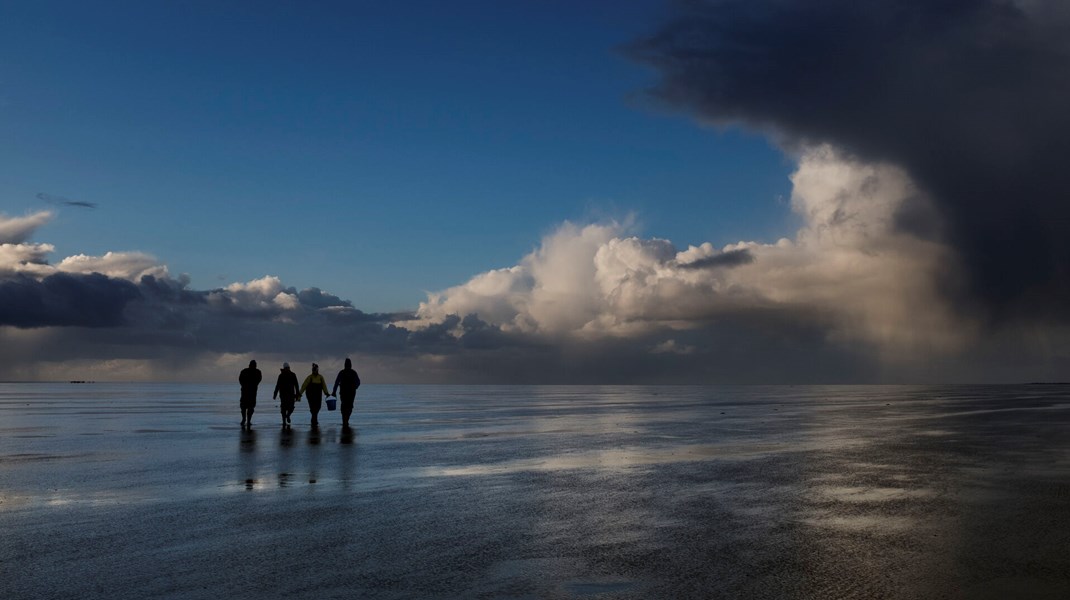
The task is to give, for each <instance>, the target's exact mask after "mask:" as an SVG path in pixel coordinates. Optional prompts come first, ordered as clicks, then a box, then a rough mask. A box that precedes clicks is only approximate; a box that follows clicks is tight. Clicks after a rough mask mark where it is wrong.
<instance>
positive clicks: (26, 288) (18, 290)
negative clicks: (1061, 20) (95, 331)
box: [0, 273, 140, 328]
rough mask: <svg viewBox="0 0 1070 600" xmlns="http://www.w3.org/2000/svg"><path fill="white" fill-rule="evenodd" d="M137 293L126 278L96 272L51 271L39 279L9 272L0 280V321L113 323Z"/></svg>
mask: <svg viewBox="0 0 1070 600" xmlns="http://www.w3.org/2000/svg"><path fill="white" fill-rule="evenodd" d="M139 296H140V294H139V292H138V289H137V287H136V286H135V285H134V284H132V283H130V282H129V281H125V280H122V279H112V278H109V277H106V276H104V275H100V274H99V273H93V274H90V275H75V274H67V273H55V274H53V275H49V276H48V277H45V278H44V279H42V280H40V281H39V280H37V279H34V278H32V277H29V276H26V275H13V276H10V277H7V278H5V279H4V280H2V281H0V325H10V326H14V327H19V328H34V327H50V326H77V327H114V326H117V325H121V324H122V323H123V322H124V319H123V310H124V309H125V307H126V306H127V304H129V303H130V302H131V301H133V300H135V299H136V298H138V297H139Z"/></svg>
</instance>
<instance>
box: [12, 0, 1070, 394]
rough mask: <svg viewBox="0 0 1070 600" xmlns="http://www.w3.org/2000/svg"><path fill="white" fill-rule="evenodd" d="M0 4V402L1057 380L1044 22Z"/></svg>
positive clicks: (863, 6)
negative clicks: (349, 371)
mask: <svg viewBox="0 0 1070 600" xmlns="http://www.w3.org/2000/svg"><path fill="white" fill-rule="evenodd" d="M2 11H3V18H0V56H2V57H3V58H4V60H2V61H0V339H2V340H3V344H2V350H0V361H2V364H0V379H17V380H36V379H100V380H124V379H136V380H198V381H201V380H204V381H217V380H219V381H227V380H230V379H231V378H232V375H233V376H236V375H235V374H236V372H237V369H240V368H241V367H242V366H244V364H245V363H247V362H248V360H249V359H251V358H256V359H257V360H259V361H260V362H261V365H262V366H265V365H271V366H270V369H274V368H275V365H274V363H276V362H278V363H281V362H282V361H283V360H288V361H289V362H291V363H298V364H301V363H304V362H310V361H312V360H317V361H320V362H321V364H326V365H331V364H334V363H335V362H337V363H340V362H341V359H342V358H344V357H346V356H352V357H353V358H354V362H355V363H356V366H357V368H358V370H360V371H361V373H362V377H363V378H365V379H366V380H371V381H382V382H421V383H423V382H426V383H453V382H474V383H751V382H763V383H768V382H777V383H814V382H820V383H841V382H842V383H858V382H875V383H888V382H903V383H913V382H1016V381H1033V380H1066V379H1068V378H1070V376H1067V375H1066V372H1067V367H1068V366H1070V362H1068V359H1070V344H1068V342H1070V338H1068V337H1067V328H1066V324H1067V316H1068V311H1067V308H1066V307H1068V306H1070V303H1068V300H1070V279H1068V278H1070V203H1068V202H1067V194H1068V192H1067V190H1068V189H1070V186H1068V184H1070V181H1067V179H1070V176H1068V175H1067V174H1066V173H1070V170H1067V169H1065V168H1064V167H1063V165H1062V160H1063V158H1064V157H1065V156H1070V153H1068V152H1067V150H1070V148H1067V146H1068V145H1070V142H1068V141H1067V140H1070V136H1068V135H1067V134H1070V131H1068V130H1070V116H1068V113H1067V112H1066V111H1065V109H1064V107H1065V105H1066V104H1067V101H1068V100H1070V68H1068V67H1070V42H1068V41H1067V40H1070V36H1067V34H1068V33H1070V31H1068V29H1070V10H1068V9H1066V8H1064V7H1063V6H1062V5H1061V3H1059V2H1055V1H1046V0H947V1H942V2H926V1H921V0H908V1H903V0H899V1H892V0H862V1H847V0H831V1H829V2H822V3H813V2H805V1H802V0H748V1H742V0H707V1H691V2H671V1H668V0H665V1H663V0H642V1H637V2H628V3H616V2H602V1H591V2H563V1H562V2H557V1H541V2H534V1H532V2H523V1H518V2H508V3H502V2H488V1H479V2H477V1H472V2H451V3H443V2H395V3H378V2H345V3H341V2H340V3H329V2H325V3H314V5H310V4H309V3H298V2H264V3H257V4H256V5H255V6H253V5H249V4H248V3H238V2H234V3H230V2H210V3H209V2H204V3H200V2H190V3H181V4H179V3H175V4H165V3H144V2H99V3H82V2H47V1H45V2H33V3H29V2H26V3H9V4H7V5H5V7H4V8H3V9H2ZM298 370H299V371H300V369H298ZM328 370H330V368H329V367H328ZM269 372H270V370H269ZM369 377H370V379H369Z"/></svg>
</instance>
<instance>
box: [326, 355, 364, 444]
mask: <svg viewBox="0 0 1070 600" xmlns="http://www.w3.org/2000/svg"><path fill="white" fill-rule="evenodd" d="M339 387H341V388H342V395H341V396H339V398H340V399H341V400H342V427H345V428H348V427H349V415H351V414H353V401H354V400H355V399H356V397H357V388H359V387H360V376H358V375H357V372H356V371H354V370H353V361H351V360H349V359H348V358H347V359H346V366H345V368H344V369H342V370H341V371H338V376H337V377H335V378H334V391H332V392H331V394H332V395H338V388H339Z"/></svg>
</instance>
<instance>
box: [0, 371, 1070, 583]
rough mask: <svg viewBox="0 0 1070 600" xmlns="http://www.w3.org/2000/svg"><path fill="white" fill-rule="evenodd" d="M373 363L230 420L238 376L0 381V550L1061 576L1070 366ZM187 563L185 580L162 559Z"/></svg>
mask: <svg viewBox="0 0 1070 600" xmlns="http://www.w3.org/2000/svg"><path fill="white" fill-rule="evenodd" d="M367 387H368V389H367V391H366V390H365V388H361V392H362V395H361V396H360V397H358V402H357V411H356V413H355V416H354V419H355V422H356V424H357V428H356V430H344V429H342V427H341V426H340V423H338V422H335V421H331V420H330V419H332V418H334V419H337V414H336V413H322V414H321V417H322V418H321V423H320V426H319V427H318V428H315V429H313V428H311V427H310V426H309V425H308V423H307V418H308V416H307V415H295V419H294V421H295V422H294V423H293V424H292V427H290V428H287V427H279V426H278V425H272V426H269V425H267V424H266V423H261V424H258V425H257V426H255V427H254V428H253V429H251V430H246V431H240V430H239V428H238V427H237V425H232V424H231V422H232V421H233V419H234V413H235V412H236V409H235V407H234V406H233V401H232V400H233V399H232V396H233V394H232V393H231V392H232V391H233V390H231V389H230V388H229V387H214V386H169V387H168V386H157V387H154V388H152V389H151V390H144V389H137V388H136V386H134V388H133V389H132V388H131V387H130V386H127V387H123V386H101V387H99V388H98V387H85V386H82V387H80V388H79V393H83V394H85V396H84V397H72V396H71V395H70V394H69V393H68V389H67V388H65V387H63V386H54V387H52V388H49V387H48V386H43V387H36V388H32V390H31V391H32V393H33V395H34V410H33V411H28V412H26V411H19V410H18V408H19V407H21V406H23V405H24V403H23V402H19V401H17V399H18V398H19V395H20V394H26V393H27V392H26V389H27V388H24V387H23V388H20V387H18V386H10V385H8V386H0V474H2V475H3V479H0V518H2V519H3V521H4V523H3V524H4V527H5V537H6V538H9V539H5V544H4V547H3V548H2V549H0V564H14V561H24V560H30V561H32V562H33V563H34V564H35V565H36V566H35V567H34V569H33V570H32V571H31V570H20V569H12V570H10V571H9V572H8V573H7V574H6V575H5V578H7V579H9V580H11V584H12V586H13V588H12V589H16V590H19V591H20V593H21V594H22V595H23V596H25V597H34V596H40V597H53V596H69V597H78V596H87V595H88V596H92V595H93V590H94V589H102V588H100V587H91V586H104V587H111V588H113V589H124V590H129V591H130V593H132V594H134V595H137V596H147V595H165V596H166V595H176V596H177V595H182V596H186V595H189V596H198V594H199V593H200V592H198V591H197V590H203V589H208V590H213V589H214V590H219V589H228V590H230V591H229V594H230V595H236V596H238V597H245V596H247V597H259V596H261V595H264V594H267V595H273V596H274V595H287V594H290V595H302V594H305V595H307V594H309V593H314V594H318V595H322V596H335V595H359V596H363V597H372V598H374V597H384V598H386V597H391V598H393V597H428V596H434V597H477V596H481V595H482V596H491V597H492V596H510V597H525V596H526V597H607V598H608V597H612V598H649V597H733V598H748V597H769V598H772V597H775V598H828V597H866V598H871V597H872V598H921V597H950V598H973V597H1011V596H1023V595H1028V596H1031V597H1066V596H1070V576H1068V575H1067V574H1068V573H1070V558H1068V557H1067V556H1066V552H1065V550H1066V548H1068V547H1070V528H1067V527H1065V523H1066V522H1067V520H1068V518H1070V477H1068V476H1067V475H1068V474H1070V434H1068V432H1070V428H1068V427H1067V426H1068V425H1070V402H1068V397H1070V394H1068V392H1070V390H1068V389H1067V388H1064V387H1061V386H1021V387H815V386H803V387H794V388H789V387H708V388H677V387H665V388H645V387H543V388H525V387H503V388H495V387H382V386H380V387H375V386H367ZM147 396H151V397H157V398H160V400H161V404H160V406H161V410H160V411H156V412H153V411H145V410H143V409H144V402H143V400H142V399H143V398H144V397H147ZM50 398H51V400H50ZM5 400H9V401H8V402H6V403H5V402H4V401H5ZM49 402H54V403H55V407H56V408H58V407H60V406H68V405H71V404H73V405H75V406H76V407H77V411H76V414H78V415H81V416H77V417H76V416H73V413H65V412H62V411H59V410H49ZM269 408H270V407H265V411H266V410H268V409H269ZM87 416H88V417H89V418H88V419H87V418H86V417H87ZM298 417H302V418H304V419H306V422H301V418H298ZM113 532H122V533H121V536H122V537H121V541H120V539H119V538H116V537H115V535H116V534H114V533H113ZM283 547H284V548H286V549H287V565H288V567H287V569H286V570H285V572H282V573H280V572H279V571H278V570H277V569H275V564H274V562H273V561H272V560H267V559H265V557H267V556H272V555H273V553H274V552H276V549H277V548H283ZM325 554H326V555H330V556H335V557H345V558H344V560H345V565H346V568H345V569H338V568H334V566H332V565H331V564H329V563H325V562H324V561H322V560H320V557H322V556H324V555H325ZM129 564H138V565H140V566H139V573H140V574H139V576H138V577H137V578H135V579H131V578H130V574H129V570H128V568H127V565H129ZM191 564H196V565H198V567H197V578H196V587H193V584H192V583H190V584H189V585H187V583H184V582H183V580H181V578H178V579H176V578H175V577H173V576H172V575H171V574H172V573H175V572H178V571H180V570H181V569H184V568H187V565H191ZM60 565H63V566H62V567H61V566H60ZM235 565H241V570H242V573H243V579H244V581H245V582H246V583H245V584H244V586H243V587H234V586H232V585H230V583H229V582H230V581H231V577H232V574H233V568H234V567H235ZM60 568H62V569H64V572H63V576H62V577H60V576H59V574H58V569H60ZM51 570H57V573H52V574H50V573H49V571H51ZM52 575H55V576H52Z"/></svg>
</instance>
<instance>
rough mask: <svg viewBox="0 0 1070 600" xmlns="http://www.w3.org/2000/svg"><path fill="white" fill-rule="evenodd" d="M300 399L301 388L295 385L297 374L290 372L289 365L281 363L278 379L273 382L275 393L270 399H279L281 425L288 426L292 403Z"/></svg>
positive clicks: (292, 410)
mask: <svg viewBox="0 0 1070 600" xmlns="http://www.w3.org/2000/svg"><path fill="white" fill-rule="evenodd" d="M300 397H301V388H300V387H299V386H298V385H297V374H296V373H294V372H293V371H291V370H290V363H282V369H280V373H279V379H278V381H276V382H275V393H273V394H272V395H271V398H272V399H274V398H278V399H279V410H280V411H281V412H282V425H283V426H284V427H285V426H286V425H289V424H290V415H292V414H293V412H294V401H296V400H297V399H298V398H300Z"/></svg>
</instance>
